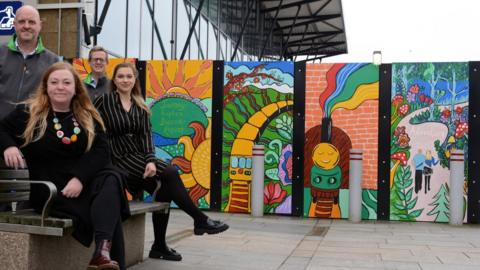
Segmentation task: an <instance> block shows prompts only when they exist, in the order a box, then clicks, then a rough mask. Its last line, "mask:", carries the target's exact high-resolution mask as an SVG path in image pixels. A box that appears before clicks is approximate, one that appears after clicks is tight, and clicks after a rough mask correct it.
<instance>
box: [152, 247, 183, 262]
mask: <svg viewBox="0 0 480 270" xmlns="http://www.w3.org/2000/svg"><path fill="white" fill-rule="evenodd" d="M148 257H149V258H152V259H161V260H167V261H181V260H182V255H180V253H178V252H177V251H176V250H175V249H173V248H169V247H167V250H160V249H156V248H155V247H154V246H152V249H151V250H150V253H149V254H148Z"/></svg>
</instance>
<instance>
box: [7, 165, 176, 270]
mask: <svg viewBox="0 0 480 270" xmlns="http://www.w3.org/2000/svg"><path fill="white" fill-rule="evenodd" d="M13 179H18V180H15V181H14V183H12V181H13ZM26 179H28V171H27V170H0V203H6V202H21V201H28V195H29V188H30V183H27V182H25V181H27V180H26ZM15 182H17V183H15ZM35 184H36V183H35ZM52 185H53V184H52ZM157 190H158V188H157ZM55 193H56V189H55ZM129 206H130V213H131V217H130V218H129V219H128V220H127V221H125V222H124V223H123V231H124V237H125V255H126V257H125V261H126V264H127V266H131V265H134V264H136V263H139V262H141V261H142V260H143V253H144V252H143V251H144V243H145V216H146V213H147V212H153V211H165V212H167V211H169V204H168V203H159V202H153V203H145V202H141V201H131V202H129ZM72 230H73V222H72V220H71V219H62V218H55V217H49V216H48V205H47V206H46V207H44V211H43V213H42V214H38V213H36V212H34V211H33V210H32V209H21V210H17V211H7V212H0V243H2V244H1V245H0V262H2V266H1V267H0V269H19V270H55V269H72V270H76V269H78V270H80V269H82V270H84V269H86V266H87V263H88V261H89V260H90V258H91V256H92V253H93V248H94V247H93V245H92V246H91V247H90V248H85V247H84V246H82V245H81V244H80V243H78V242H77V241H76V240H75V239H74V238H73V237H72V236H71V232H72Z"/></svg>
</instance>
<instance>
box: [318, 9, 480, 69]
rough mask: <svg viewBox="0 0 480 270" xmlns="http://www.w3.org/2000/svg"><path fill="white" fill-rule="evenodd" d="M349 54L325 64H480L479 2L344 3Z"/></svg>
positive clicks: (331, 59) (330, 59)
mask: <svg viewBox="0 0 480 270" xmlns="http://www.w3.org/2000/svg"><path fill="white" fill-rule="evenodd" d="M342 5H343V11H344V20H345V28H346V34H347V42H348V51H349V53H348V54H347V55H339V56H336V57H330V58H328V59H325V61H324V62H370V61H372V52H373V51H375V50H380V51H382V56H383V57H382V60H383V62H384V63H388V62H426V61H434V62H446V61H480V18H479V17H480V1H478V0H455V1H451V0H362V1H359V0H342Z"/></svg>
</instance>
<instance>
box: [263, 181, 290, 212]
mask: <svg viewBox="0 0 480 270" xmlns="http://www.w3.org/2000/svg"><path fill="white" fill-rule="evenodd" d="M286 196H287V192H286V191H285V190H283V189H282V187H281V185H280V184H279V183H274V182H273V181H272V182H269V183H268V184H267V185H266V186H265V188H264V190H263V204H264V205H265V210H264V211H265V213H271V212H272V210H273V209H274V208H275V206H276V205H278V204H279V203H281V202H282V201H283V200H284V199H285V197H286Z"/></svg>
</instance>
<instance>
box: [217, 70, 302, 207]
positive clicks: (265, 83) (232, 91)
mask: <svg viewBox="0 0 480 270" xmlns="http://www.w3.org/2000/svg"><path fill="white" fill-rule="evenodd" d="M224 74H225V77H224V90H223V91H224V93H223V94H224V104H223V105H224V107H223V121H224V122H223V147H222V148H223V155H222V210H223V211H226V212H239V213H248V212H250V190H251V180H252V162H251V160H252V147H253V145H254V144H262V145H264V146H265V183H264V211H265V213H277V214H290V213H291V209H292V129H293V121H292V113H293V63H292V62H226V63H225V68H224Z"/></svg>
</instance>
